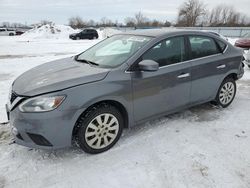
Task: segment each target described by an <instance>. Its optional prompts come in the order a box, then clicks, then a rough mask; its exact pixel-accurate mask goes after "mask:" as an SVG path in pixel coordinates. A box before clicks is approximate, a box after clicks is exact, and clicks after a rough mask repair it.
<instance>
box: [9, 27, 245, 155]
mask: <svg viewBox="0 0 250 188" xmlns="http://www.w3.org/2000/svg"><path fill="white" fill-rule="evenodd" d="M243 72H244V71H243V68H242V52H241V51H240V50H238V49H236V48H235V47H233V46H232V45H231V44H229V43H228V42H227V41H226V40H224V39H222V38H220V37H218V36H216V35H214V34H210V33H205V32H199V31H178V30H174V31H164V30H143V31H135V32H131V33H125V34H118V35H114V36H112V37H110V38H107V39H106V40H103V41H102V42H100V43H98V44H96V45H95V46H93V47H91V48H89V49H88V50H86V51H84V52H82V53H81V54H78V55H76V56H75V57H69V58H65V59H60V60H56V61H52V62H49V63H45V64H43V65H40V66H38V67H35V68H33V69H31V70H29V71H27V72H25V73H24V74H22V75H21V76H19V77H18V78H17V79H16V80H15V81H14V83H13V84H12V89H11V93H10V97H9V101H8V104H7V105H6V109H7V114H8V117H9V120H10V124H11V125H12V126H13V134H14V135H15V142H16V143H17V144H21V145H24V146H28V147H32V148H42V149H57V148H63V147H69V146H71V145H74V144H76V145H77V146H78V147H80V148H81V149H83V150H84V151H86V152H88V153H100V152H103V151H106V150H108V149H110V148H111V147H112V146H113V145H114V144H115V143H116V142H117V141H118V139H119V138H120V136H121V134H122V130H123V129H124V128H129V127H131V126H134V125H136V124H140V123H143V122H145V121H148V120H150V119H153V118H157V117H160V116H163V115H167V114H170V113H174V112H177V111H179V110H182V109H185V108H189V107H191V106H194V105H198V104H202V103H206V102H209V101H214V102H216V103H217V104H218V105H220V106H221V107H227V106H228V105H230V104H231V103H232V101H233V99H234V97H235V94H236V82H235V81H236V80H238V79H239V78H241V77H242V75H243Z"/></svg>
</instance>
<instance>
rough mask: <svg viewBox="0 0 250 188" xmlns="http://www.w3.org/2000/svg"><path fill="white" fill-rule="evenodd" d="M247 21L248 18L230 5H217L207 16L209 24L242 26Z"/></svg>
mask: <svg viewBox="0 0 250 188" xmlns="http://www.w3.org/2000/svg"><path fill="white" fill-rule="evenodd" d="M248 23H249V19H248V18H247V17H246V16H245V15H244V14H242V13H239V12H237V11H236V10H235V9H234V8H233V7H232V6H226V5H219V6H217V7H215V8H213V9H212V10H211V12H210V16H209V25H210V26H244V25H247V24H248Z"/></svg>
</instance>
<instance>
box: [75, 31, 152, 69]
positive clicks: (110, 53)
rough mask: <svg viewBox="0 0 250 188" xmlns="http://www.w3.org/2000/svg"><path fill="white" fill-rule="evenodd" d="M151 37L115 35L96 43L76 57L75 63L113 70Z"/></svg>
mask: <svg viewBox="0 0 250 188" xmlns="http://www.w3.org/2000/svg"><path fill="white" fill-rule="evenodd" d="M150 39H151V37H146V36H135V35H115V36H112V37H110V38H107V39H106V40H104V41H102V42H100V43H98V44H97V45H95V46H93V47H92V48H90V49H88V50H86V51H85V52H83V53H81V54H80V55H78V56H77V57H76V60H77V61H87V62H93V63H94V64H96V65H98V66H100V67H106V68H113V67H117V66H119V65H121V64H122V63H124V62H125V61H126V60H128V58H129V57H131V56H132V55H133V54H134V53H135V52H137V51H138V50H139V49H140V48H141V47H142V46H143V45H145V44H146V43H147V42H148V41H149V40H150Z"/></svg>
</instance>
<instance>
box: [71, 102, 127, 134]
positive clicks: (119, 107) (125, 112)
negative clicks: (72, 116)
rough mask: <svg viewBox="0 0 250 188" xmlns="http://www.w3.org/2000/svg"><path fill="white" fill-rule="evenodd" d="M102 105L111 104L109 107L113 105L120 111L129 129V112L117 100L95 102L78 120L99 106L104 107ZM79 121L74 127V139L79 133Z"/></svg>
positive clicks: (125, 126)
mask: <svg viewBox="0 0 250 188" xmlns="http://www.w3.org/2000/svg"><path fill="white" fill-rule="evenodd" d="M102 104H109V105H112V106H114V107H115V108H117V109H118V110H119V112H120V113H121V114H122V116H123V117H124V128H128V127H129V115H128V111H127V109H126V108H125V106H124V105H123V104H122V103H121V102H119V101H117V100H101V101H98V102H95V103H93V104H91V105H89V106H88V107H87V108H86V109H85V110H84V111H83V112H82V113H81V114H80V116H79V117H78V118H77V121H78V120H79V118H80V117H81V116H83V115H85V114H86V113H88V111H90V110H91V109H92V108H94V107H96V106H99V105H102ZM77 121H76V122H75V125H74V128H73V130H72V138H74V136H75V134H76V133H77V131H78V128H79V127H77V126H76V124H77Z"/></svg>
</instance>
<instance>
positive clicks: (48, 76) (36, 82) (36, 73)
mask: <svg viewBox="0 0 250 188" xmlns="http://www.w3.org/2000/svg"><path fill="white" fill-rule="evenodd" d="M109 71H110V69H104V68H98V67H95V66H91V65H89V64H86V63H81V62H77V61H75V60H74V59H73V58H64V59H59V60H56V61H51V62H48V63H45V64H42V65H40V66H37V67H35V68H33V69H31V70H29V71H27V72H25V73H23V74H22V75H21V76H19V77H18V78H17V79H16V80H15V81H14V83H13V86H12V90H13V91H14V92H15V93H16V94H18V95H22V96H35V95H40V94H43V93H49V92H53V91H58V90H63V89H66V88H70V87H73V86H77V85H81V84H86V83H90V82H96V81H100V80H102V79H104V78H105V77H106V75H107V74H108V72H109Z"/></svg>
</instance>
